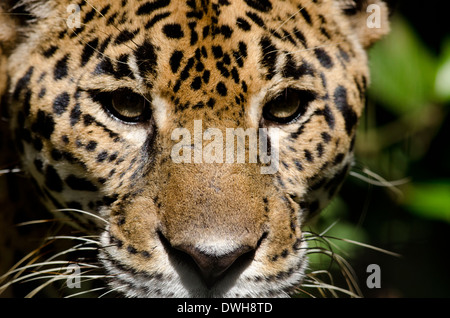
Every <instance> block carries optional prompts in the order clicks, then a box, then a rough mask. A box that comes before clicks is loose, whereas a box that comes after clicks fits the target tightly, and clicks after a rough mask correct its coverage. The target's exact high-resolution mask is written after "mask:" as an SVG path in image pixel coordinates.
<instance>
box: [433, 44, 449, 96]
mask: <svg viewBox="0 0 450 318" xmlns="http://www.w3.org/2000/svg"><path fill="white" fill-rule="evenodd" d="M435 93H436V96H437V97H438V98H439V99H440V100H441V101H443V102H448V101H450V38H447V39H446V40H445V41H444V42H443V45H442V54H441V57H440V61H439V67H438V70H437V74H436V82H435Z"/></svg>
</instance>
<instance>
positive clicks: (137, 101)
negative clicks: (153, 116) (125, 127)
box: [110, 90, 149, 122]
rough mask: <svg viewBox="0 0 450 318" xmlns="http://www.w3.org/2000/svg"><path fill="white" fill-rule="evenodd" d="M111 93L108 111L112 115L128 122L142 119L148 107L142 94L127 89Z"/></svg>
mask: <svg viewBox="0 0 450 318" xmlns="http://www.w3.org/2000/svg"><path fill="white" fill-rule="evenodd" d="M111 95H112V96H111V105H110V111H111V112H112V114H113V115H114V116H116V117H117V118H119V119H121V120H124V121H128V122H138V121H140V120H141V119H143V115H144V114H145V112H146V111H147V108H148V107H149V105H148V102H147V100H146V99H145V98H144V97H143V96H141V95H138V94H136V93H133V92H130V91H127V90H125V91H124V90H117V91H115V92H113V93H111Z"/></svg>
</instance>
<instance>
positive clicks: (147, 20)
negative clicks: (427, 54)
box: [0, 0, 389, 297]
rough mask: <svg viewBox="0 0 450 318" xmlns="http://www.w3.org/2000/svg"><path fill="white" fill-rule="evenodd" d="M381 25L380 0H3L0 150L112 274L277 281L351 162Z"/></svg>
mask: <svg viewBox="0 0 450 318" xmlns="http://www.w3.org/2000/svg"><path fill="white" fill-rule="evenodd" d="M374 21H375V22H377V23H374ZM388 30H389V23H388V8H387V5H386V4H385V3H384V2H382V1H380V0H367V1H362V0H186V1H184V0H183V1H182V0H117V1H106V0H46V1H44V0H20V1H17V0H16V1H14V0H7V1H2V4H1V5H0V69H1V70H2V71H1V73H0V77H1V79H0V95H1V107H2V116H3V118H6V121H7V124H8V130H7V132H6V133H5V134H6V135H5V136H7V138H8V139H10V140H12V141H13V143H14V150H12V149H11V148H10V147H8V151H10V152H11V151H14V153H16V154H17V156H18V157H19V158H20V170H21V171H22V172H23V173H24V174H25V175H26V176H27V178H29V179H30V180H31V182H32V183H33V186H34V188H33V189H34V190H33V191H34V192H35V193H37V194H38V196H39V197H40V198H41V200H42V202H43V203H44V204H45V206H46V208H47V209H48V211H54V213H55V218H60V219H64V220H65V222H67V223H68V224H69V225H70V226H73V227H74V228H75V229H76V231H78V232H80V233H85V234H86V236H83V237H81V238H80V240H81V239H83V238H84V241H86V242H87V241H92V242H94V243H95V244H94V245H95V251H96V262H95V264H97V265H96V267H98V268H100V269H101V270H102V271H103V272H104V278H105V281H106V284H107V286H108V289H109V290H111V291H114V292H116V293H118V294H120V295H123V296H126V297H287V296H289V295H291V294H292V293H293V292H294V291H295V290H296V288H298V286H300V285H301V284H302V281H303V280H304V278H305V270H306V269H307V268H308V257H307V251H308V245H307V239H305V231H304V230H303V228H304V226H305V224H307V223H308V221H309V220H311V219H313V218H314V217H315V216H316V215H318V213H319V212H320V211H321V210H322V209H323V208H324V207H325V206H326V205H327V203H328V202H329V201H330V200H331V199H332V198H333V197H334V196H335V194H336V193H337V191H338V190H339V187H340V185H341V184H342V182H343V181H344V179H345V177H346V176H347V174H348V171H349V170H350V169H351V167H352V164H353V152H354V145H355V137H356V129H357V126H358V119H359V118H360V116H361V113H362V112H363V109H364V104H365V92H366V89H367V87H368V84H369V78H370V77H369V71H368V57H367V50H368V49H369V48H370V46H371V45H372V44H373V43H374V42H375V41H377V40H378V39H380V38H381V37H382V36H383V35H385V34H386V33H387V32H388ZM180 129H182V130H181V131H182V132H185V134H175V133H174V132H179V131H180ZM196 129H200V130H201V131H202V135H200V137H198V135H197V134H196V132H195V130H196ZM228 131H232V132H234V133H232V134H231V142H232V143H233V145H234V142H236V144H237V145H238V146H237V147H234V148H232V151H230V150H229V148H227V144H228V141H229V137H230V134H229V135H227V132H228ZM238 131H241V132H244V134H243V135H238V133H237V132H238ZM249 131H255V132H257V133H258V134H259V136H258V137H259V141H260V142H259V144H258V145H256V146H255V144H254V141H252V139H251V138H250V134H246V133H248V132H249ZM223 136H227V143H224V142H222V140H221V138H222V137H223ZM182 137H183V138H182ZM263 137H264V138H263ZM261 140H266V141H267V143H266V144H265V146H266V147H265V149H262V148H264V147H263V146H264V143H261ZM275 141H276V142H275ZM261 144H262V146H261ZM199 149H200V150H199ZM252 149H253V150H255V149H256V150H257V151H258V153H259V156H258V157H257V160H250V155H247V153H249V152H250V151H251V150H252ZM242 150H243V153H244V156H245V160H241V161H237V160H234V161H233V160H231V161H229V160H226V159H227V158H228V156H230V157H231V158H235V157H237V156H239V153H238V152H239V151H242ZM262 150H265V151H266V156H267V155H270V157H271V158H272V159H273V160H274V158H275V159H276V160H277V162H276V163H277V166H276V169H269V170H268V171H269V173H263V171H265V170H263V169H262V168H264V167H266V168H268V166H269V165H270V164H273V162H272V163H271V162H268V161H267V160H266V161H264V160H262V159H263V158H264V156H262V154H263V151H262ZM227 151H228V152H227ZM174 153H175V154H177V155H179V157H181V158H184V159H186V158H187V157H188V158H187V159H190V158H191V157H190V156H191V155H193V156H195V155H196V154H199V155H200V158H203V160H175V159H174ZM273 154H276V156H272V155H273ZM186 155H187V157H186ZM202 155H203V157H202ZM179 157H178V159H179ZM194 159H195V158H194ZM206 159H208V160H206ZM209 159H213V160H209ZM215 159H217V160H215ZM266 171H267V170H266ZM5 213H8V210H3V211H2V214H5ZM3 226H4V225H3ZM4 233H5V232H4ZM76 243H77V244H78V243H80V241H79V240H78V241H76ZM82 263H83V261H82V260H80V261H79V263H76V262H75V263H73V264H79V265H81V264H82ZM93 264H94V263H93ZM87 265H89V264H87Z"/></svg>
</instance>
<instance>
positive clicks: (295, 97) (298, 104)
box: [262, 88, 316, 124]
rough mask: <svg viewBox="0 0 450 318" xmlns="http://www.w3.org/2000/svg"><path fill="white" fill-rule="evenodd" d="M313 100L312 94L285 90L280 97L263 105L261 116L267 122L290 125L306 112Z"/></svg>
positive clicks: (290, 89)
mask: <svg viewBox="0 0 450 318" xmlns="http://www.w3.org/2000/svg"><path fill="white" fill-rule="evenodd" d="M315 98H316V94H315V93H314V92H311V91H308V90H300V89H294V88H286V89H285V90H284V91H283V92H282V93H281V94H280V95H278V96H277V97H275V98H274V99H272V100H271V101H269V102H268V103H267V104H265V105H264V107H263V112H262V115H263V117H264V119H265V120H268V121H272V122H276V123H280V124H291V123H293V122H295V121H297V120H298V119H299V118H300V117H301V116H302V115H303V114H304V113H305V112H306V110H307V108H308V105H309V103H310V102H311V101H313V100H314V99H315Z"/></svg>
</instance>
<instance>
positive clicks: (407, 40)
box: [369, 16, 437, 115]
mask: <svg viewBox="0 0 450 318" xmlns="http://www.w3.org/2000/svg"><path fill="white" fill-rule="evenodd" d="M391 27H392V31H391V33H390V34H389V35H388V36H387V37H386V38H385V39H384V40H383V41H381V42H380V43H378V44H376V45H375V46H374V47H373V49H372V50H371V51H370V53H369V54H370V61H369V63H370V69H371V77H372V83H371V87H370V90H369V94H370V96H372V97H373V98H374V99H376V100H378V101H380V102H381V103H383V104H384V105H385V106H386V107H388V108H389V109H390V110H391V111H393V112H394V113H396V114H399V115H400V114H404V113H406V112H410V111H413V110H417V109H420V108H422V107H425V106H426V105H427V102H429V101H430V99H433V98H434V95H435V88H434V82H435V76H436V71H437V58H435V57H434V56H433V55H432V54H431V53H430V52H429V51H428V50H427V48H426V46H425V45H424V44H423V43H422V42H421V41H420V39H419V38H418V36H417V35H416V34H415V33H414V31H413V30H412V28H411V27H410V26H409V24H408V23H407V22H406V21H405V20H403V19H402V18H401V17H398V16H397V17H396V18H395V19H394V20H393V21H392V26H391Z"/></svg>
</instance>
